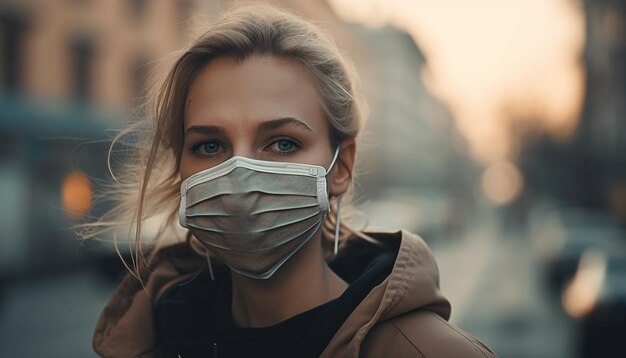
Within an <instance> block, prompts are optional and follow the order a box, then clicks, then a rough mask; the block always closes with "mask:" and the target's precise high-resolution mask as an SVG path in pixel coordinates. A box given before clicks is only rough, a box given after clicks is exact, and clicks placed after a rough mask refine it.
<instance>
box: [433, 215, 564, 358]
mask: <svg viewBox="0 0 626 358" xmlns="http://www.w3.org/2000/svg"><path fill="white" fill-rule="evenodd" d="M489 221H490V220H486V222H485V223H484V225H480V226H479V227H477V228H475V229H474V230H472V232H471V233H470V234H469V235H468V236H467V237H465V238H463V239H461V240H460V242H451V243H449V245H447V246H445V247H442V246H440V245H439V246H436V247H434V248H433V251H434V254H435V256H436V258H437V262H438V264H439V269H440V272H441V288H442V291H443V293H444V294H445V295H446V296H447V297H448V299H449V300H450V301H451V303H452V317H451V322H453V323H454V324H456V325H458V326H459V327H461V328H462V329H463V330H465V331H467V332H471V334H472V335H474V336H476V337H478V338H480V339H481V340H482V341H483V342H485V343H486V344H487V345H488V346H489V347H490V348H492V349H493V350H494V351H495V352H496V353H497V354H498V355H499V356H500V357H507V358H508V357H511V358H516V357H520V358H521V357H538V358H539V357H546V358H547V357H574V356H575V346H573V344H574V341H573V340H574V334H575V332H574V330H573V329H574V328H573V326H572V321H571V320H570V319H569V318H568V317H567V316H566V315H565V313H563V310H562V308H561V307H559V306H558V302H557V301H555V300H554V297H550V294H549V291H548V290H547V289H546V287H545V285H544V283H543V281H542V276H541V272H540V267H539V263H538V262H537V260H536V259H535V258H534V257H533V254H532V249H531V247H530V240H527V238H526V237H524V233H522V232H519V231H518V232H515V231H501V230H500V229H499V228H498V227H497V225H496V224H495V223H494V222H493V221H492V220H491V221H492V222H491V223H489Z"/></svg>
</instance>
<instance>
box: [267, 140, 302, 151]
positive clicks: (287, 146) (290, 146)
mask: <svg viewBox="0 0 626 358" xmlns="http://www.w3.org/2000/svg"><path fill="white" fill-rule="evenodd" d="M273 147H275V150H276V151H277V152H281V153H289V152H293V151H294V150H296V149H298V147H299V145H298V143H296V142H294V141H292V140H288V139H280V140H277V141H276V142H274V144H273Z"/></svg>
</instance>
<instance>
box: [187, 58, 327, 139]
mask: <svg viewBox="0 0 626 358" xmlns="http://www.w3.org/2000/svg"><path fill="white" fill-rule="evenodd" d="M318 101H319V95H318V92H317V84H316V81H315V79H314V77H313V75H312V74H311V73H310V72H309V71H308V70H307V69H306V68H304V67H303V66H300V65H299V64H297V63H295V62H293V61H291V60H286V59H280V58H276V57H271V56H252V57H250V58H248V59H246V60H244V61H243V62H241V61H237V60H236V59H234V58H230V57H224V58H217V59H215V60H213V61H211V62H210V63H209V64H207V65H206V66H205V67H204V68H202V69H201V70H200V72H199V73H198V74H197V75H196V77H195V79H194V80H193V81H192V83H191V86H190V88H189V92H188V94H187V100H186V106H185V128H188V127H190V126H193V125H209V124H210V125H226V126H227V125H230V124H232V125H240V126H241V125H257V124H259V123H260V122H263V121H265V120H271V119H276V118H283V117H296V118H299V119H301V120H302V121H304V122H306V123H307V124H308V125H309V126H311V127H312V128H313V129H318V130H323V129H324V128H326V127H327V123H326V120H325V117H324V115H323V111H322V109H321V106H320V104H319V103H318Z"/></svg>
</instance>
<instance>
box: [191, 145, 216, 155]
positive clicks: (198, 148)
mask: <svg viewBox="0 0 626 358" xmlns="http://www.w3.org/2000/svg"><path fill="white" fill-rule="evenodd" d="M220 148H221V145H220V144H219V143H218V142H202V143H198V144H196V145H194V146H193V148H192V150H193V151H194V152H198V153H200V154H216V153H218V152H219V151H220Z"/></svg>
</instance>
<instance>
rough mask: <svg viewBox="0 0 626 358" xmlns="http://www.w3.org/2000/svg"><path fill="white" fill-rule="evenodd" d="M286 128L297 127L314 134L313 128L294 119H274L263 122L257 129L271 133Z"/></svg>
mask: <svg viewBox="0 0 626 358" xmlns="http://www.w3.org/2000/svg"><path fill="white" fill-rule="evenodd" d="M285 126H296V127H301V128H304V129H306V130H307V131H309V132H313V130H312V129H311V127H309V126H308V125H307V124H306V123H304V122H302V121H301V120H299V119H296V118H293V117H286V118H279V119H273V120H271V121H267V122H263V123H261V124H259V126H258V127H257V130H258V131H269V130H273V129H278V128H281V127H285Z"/></svg>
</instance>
